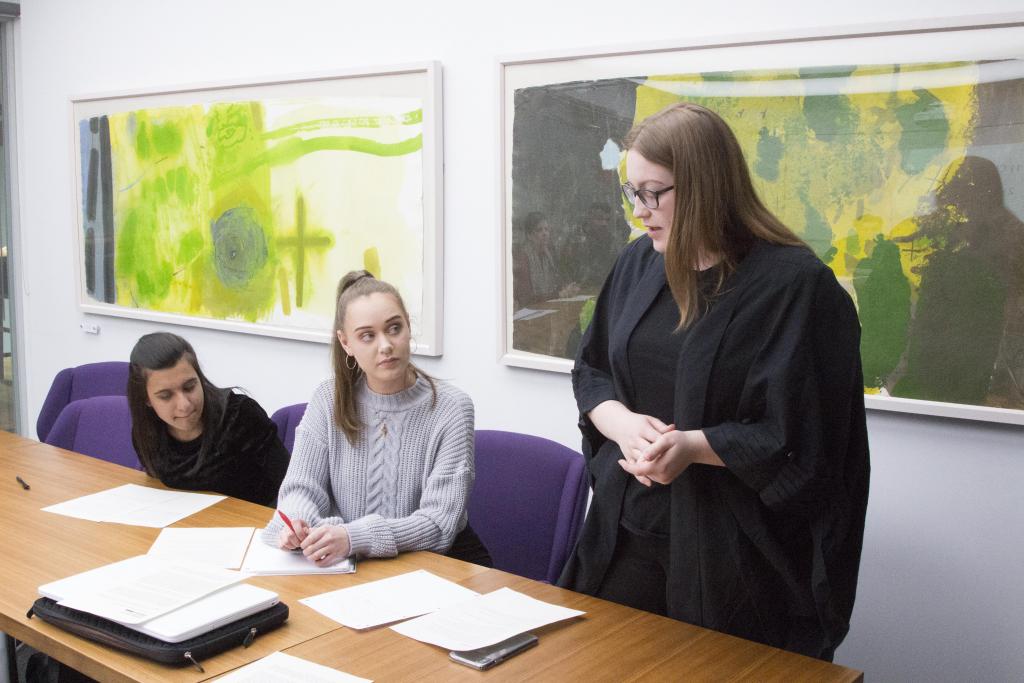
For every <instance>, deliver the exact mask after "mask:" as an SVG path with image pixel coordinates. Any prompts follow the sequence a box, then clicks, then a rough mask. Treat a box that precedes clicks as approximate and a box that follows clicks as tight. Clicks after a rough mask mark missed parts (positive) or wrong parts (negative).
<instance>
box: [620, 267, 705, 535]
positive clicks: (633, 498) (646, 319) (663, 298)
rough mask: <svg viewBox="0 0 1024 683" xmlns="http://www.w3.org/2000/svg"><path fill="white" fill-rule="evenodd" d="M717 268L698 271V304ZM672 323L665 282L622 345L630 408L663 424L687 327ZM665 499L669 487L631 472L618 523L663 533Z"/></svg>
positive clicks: (674, 315) (674, 308)
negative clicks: (629, 378)
mask: <svg viewBox="0 0 1024 683" xmlns="http://www.w3.org/2000/svg"><path fill="white" fill-rule="evenodd" d="M720 271H721V269H720V268H719V267H717V266H715V267H713V268H708V269H707V270H703V271H701V272H700V273H699V274H698V279H697V285H698V287H699V288H700V291H701V294H702V296H701V298H700V300H699V306H700V307H701V309H703V307H704V306H705V305H706V304H707V301H708V299H707V295H708V294H710V293H711V291H713V289H714V285H715V283H716V282H717V281H718V274H719V272H720ZM678 324H679V306H678V305H677V304H676V300H675V299H674V298H672V290H671V289H670V288H669V286H668V283H667V282H666V283H665V284H664V285H663V286H662V288H661V291H660V292H658V296H657V297H656V298H655V299H654V303H652V304H651V306H650V307H649V308H648V309H647V312H646V313H644V316H643V317H642V318H641V319H640V322H639V323H638V324H637V326H636V328H635V329H634V330H633V334H631V335H630V337H629V345H628V346H627V347H626V353H627V355H628V361H629V369H630V372H631V373H632V375H633V386H634V387H635V389H636V396H634V397H633V408H632V410H633V412H636V413H640V414H642V415H650V416H652V417H656V418H658V419H659V420H661V421H662V422H664V423H665V424H672V406H673V405H674V404H675V394H676V380H675V374H676V366H678V364H679V363H680V362H686V361H685V359H683V360H681V359H680V357H679V349H680V348H682V346H683V343H684V342H685V341H686V335H687V333H688V332H689V330H690V327H692V326H693V325H692V323H691V325H690V326H689V327H686V328H684V329H681V330H676V326H677V325H678ZM670 500H671V496H670V487H669V486H666V485H664V484H659V483H658V482H651V485H650V486H649V487H648V486H645V485H643V484H641V483H640V482H639V481H637V480H636V478H635V477H630V478H629V480H628V482H627V483H626V495H625V498H624V499H623V502H622V519H621V523H622V526H624V527H626V528H627V529H629V530H630V531H632V532H633V533H635V534H639V535H641V536H644V535H651V536H654V537H657V538H667V537H668V531H669V516H668V508H669V503H670Z"/></svg>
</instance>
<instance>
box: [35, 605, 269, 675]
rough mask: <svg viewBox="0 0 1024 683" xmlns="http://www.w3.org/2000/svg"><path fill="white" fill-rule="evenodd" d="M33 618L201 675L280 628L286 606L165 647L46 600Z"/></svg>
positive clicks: (163, 644)
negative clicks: (215, 660) (211, 661)
mask: <svg viewBox="0 0 1024 683" xmlns="http://www.w3.org/2000/svg"><path fill="white" fill-rule="evenodd" d="M33 615H35V616H38V617H39V618H40V619H42V620H43V621H47V622H49V623H51V624H53V625H55V626H59V627H60V628H62V629H64V630H65V631H68V632H70V633H74V634H75V635H78V636H81V637H83V638H87V639H89V640H94V641H96V642H98V643H103V644H104V645H109V646H111V647H116V648H118V649H121V650H124V651H126V652H130V653H132V654H134V655H139V656H140V657H145V658H146V659H152V660H153V661H157V662H161V663H163V664H171V665H177V666H183V665H186V664H192V665H194V666H195V667H196V668H197V669H199V670H200V671H202V670H203V667H202V665H201V664H200V663H199V662H200V661H201V660H203V659H206V658H207V657H212V656H213V655H216V654H219V653H221V652H224V651H225V650H230V649H231V648H233V647H237V646H239V645H242V646H244V647H249V644H250V643H252V641H253V639H254V638H255V637H256V636H258V635H260V634H262V633H266V632H267V631H271V630H273V629H275V628H277V627H278V626H280V625H281V624H283V623H284V622H285V621H286V620H287V619H288V605H286V604H284V603H283V602H279V603H277V604H276V605H273V606H271V607H268V608H267V609H265V610H262V611H259V612H256V613H255V614H250V615H249V616H247V617H242V618H241V619H238V620H237V621H233V622H231V623H230V624H225V625H224V626H220V627H218V628H215V629H213V630H211V631H209V632H207V633H204V634H202V635H200V636H196V637H195V638H189V639H188V640H183V641H182V642H180V643H169V642H167V641H164V640H160V639H158V638H154V637H153V636H150V635H147V634H145V633H142V632H140V631H136V630H135V629H132V628H128V627H127V626H124V625H122V624H118V623H117V622H115V621H111V620H109V619H104V618H103V617H98V616H96V615H95V614H89V613H88V612H82V611H79V610H76V609H70V608H68V607H64V606H62V605H58V604H57V602H56V601H54V600H52V599H50V598H39V599H38V600H36V601H35V602H34V603H33V604H32V607H31V609H29V611H28V617H29V618H30V619H31V618H32V616H33Z"/></svg>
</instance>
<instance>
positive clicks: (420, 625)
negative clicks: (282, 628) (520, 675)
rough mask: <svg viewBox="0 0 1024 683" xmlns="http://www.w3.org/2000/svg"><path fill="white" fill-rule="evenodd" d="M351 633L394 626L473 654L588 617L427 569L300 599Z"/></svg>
mask: <svg viewBox="0 0 1024 683" xmlns="http://www.w3.org/2000/svg"><path fill="white" fill-rule="evenodd" d="M299 602H301V603H302V604H304V605H306V606H307V607H311V608H313V609H315V610H316V611H317V612H320V613H321V614H323V615H324V616H326V617H329V618H331V619H334V620H335V621H337V622H339V623H341V624H344V625H345V626H348V627H349V628H356V629H361V628H369V627H371V626H377V625H380V624H387V623H391V622H395V621H399V620H401V619H409V618H410V617H415V616H418V615H421V614H422V615H424V616H419V617H418V618H416V619H410V620H409V621H406V622H403V623H401V624H398V625H395V626H392V627H391V628H392V629H393V630H395V631H397V632H398V633H401V634H402V635H405V636H408V637H410V638H415V639H416V640H421V641H423V642H425V643H433V644H434V645H440V646H441V647H444V648H447V649H449V650H475V649H477V648H480V647H486V646H488V645H493V644H495V643H498V642H501V641H502V640H505V639H507V638H511V637H512V636H515V635H518V634H520V633H525V632H526V631H530V630H532V629H535V628H539V627H541V626H545V625H547V624H552V623H554V622H556V621H562V620H563V619H571V618H572V617H577V616H580V615H581V614H584V613H583V612H581V611H579V610H574V609H568V608H566V607H560V606H558V605H552V604H549V603H546V602H542V601H540V600H535V599H534V598H531V597H529V596H526V595H523V594H522V593H517V592H516V591H513V590H510V589H508V588H502V589H500V590H496V591H494V592H492V593H487V594H486V595H480V594H479V593H476V592H475V591H471V590H469V589H468V588H465V587H463V586H460V585H458V584H457V583H453V582H451V581H448V580H446V579H442V578H440V577H437V576H434V575H433V574H431V573H430V572H426V571H423V570H419V571H415V572H410V573H408V574H401V575H399V576H393V577H391V578H388V579H381V580H380V581H371V582H369V583H364V584H361V585H359V586H353V587H352V588H342V589H341V590H336V591H331V592H329V593H321V594H320V595H314V596H312V597H309V598H303V599H302V600H300V601H299Z"/></svg>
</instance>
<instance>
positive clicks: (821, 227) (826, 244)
mask: <svg viewBox="0 0 1024 683" xmlns="http://www.w3.org/2000/svg"><path fill="white" fill-rule="evenodd" d="M799 195H800V202H801V203H802V204H803V205H804V226H805V227H804V234H803V238H804V241H805V242H807V244H809V245H810V246H811V249H813V250H814V253H815V254H817V255H818V258H820V259H821V260H822V261H824V262H825V263H828V262H829V261H831V260H832V258H833V257H834V256H835V255H836V249H835V248H834V247H833V246H832V226H831V225H829V223H828V221H826V220H825V217H824V216H822V215H821V212H819V211H818V209H816V208H815V206H814V202H812V201H811V200H810V199H809V198H808V197H807V191H806V190H803V189H801V190H800V192H799Z"/></svg>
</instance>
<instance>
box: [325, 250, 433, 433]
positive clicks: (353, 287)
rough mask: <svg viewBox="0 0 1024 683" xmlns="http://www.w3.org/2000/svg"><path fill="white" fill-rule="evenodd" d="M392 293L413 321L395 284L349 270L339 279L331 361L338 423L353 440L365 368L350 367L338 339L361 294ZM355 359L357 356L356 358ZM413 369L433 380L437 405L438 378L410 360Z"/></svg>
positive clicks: (357, 423) (359, 425)
mask: <svg viewBox="0 0 1024 683" xmlns="http://www.w3.org/2000/svg"><path fill="white" fill-rule="evenodd" d="M374 293H380V294H390V295H391V296H393V297H395V301H396V302H398V308H399V309H401V311H402V317H403V318H405V324H406V325H408V324H409V312H408V311H407V310H406V309H405V302H404V301H402V295H401V294H399V293H398V290H397V289H395V287H394V286H393V285H391V284H389V283H387V282H384V281H383V280H378V279H377V278H375V277H374V276H373V275H372V274H371V273H370V272H369V271H366V270H353V271H351V272H349V273H346V274H345V276H344V277H343V278H341V281H340V282H338V294H337V299H336V301H337V305H336V306H335V309H334V334H333V335H331V364H332V365H333V366H334V424H335V425H337V427H338V429H340V430H341V431H343V432H345V436H346V437H348V441H349V443H355V441H356V439H357V438H358V437H359V431H360V430H361V429H362V428H363V423H362V421H361V420H360V419H359V411H358V409H357V406H356V392H355V388H356V382H357V381H358V380H359V375H360V374H361V373H362V368H360V367H359V364H358V363H355V367H354V368H350V367H349V366H348V359H349V355H348V353H346V352H345V349H344V347H342V345H341V340H339V339H338V332H340V331H341V330H342V328H343V327H344V326H345V312H346V311H347V310H348V305H349V304H350V303H351V302H352V301H353V300H355V299H358V298H359V297H361V296H369V295H370V294H374ZM353 360H354V359H353ZM409 368H410V369H411V370H412V371H413V373H414V374H415V375H416V376H417V377H422V378H424V379H425V380H427V382H429V383H430V390H431V391H432V392H433V401H434V404H436V403H437V386H436V385H435V384H434V378H433V377H431V376H430V375H428V374H427V373H425V372H423V371H422V370H420V369H419V368H418V367H416V366H415V365H413V364H412V362H410V363H409Z"/></svg>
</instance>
